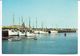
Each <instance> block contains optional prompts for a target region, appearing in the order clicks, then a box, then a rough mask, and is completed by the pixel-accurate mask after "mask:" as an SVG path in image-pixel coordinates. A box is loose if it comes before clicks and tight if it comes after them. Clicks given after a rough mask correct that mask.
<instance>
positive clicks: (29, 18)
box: [29, 17, 31, 28]
mask: <svg viewBox="0 0 80 56" xmlns="http://www.w3.org/2000/svg"><path fill="white" fill-rule="evenodd" d="M30 23H31V22H30V17H29V28H30V27H31V26H30Z"/></svg>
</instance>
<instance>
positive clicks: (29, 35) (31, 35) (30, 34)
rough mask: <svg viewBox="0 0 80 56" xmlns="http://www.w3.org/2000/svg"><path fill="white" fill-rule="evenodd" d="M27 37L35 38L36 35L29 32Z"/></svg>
mask: <svg viewBox="0 0 80 56" xmlns="http://www.w3.org/2000/svg"><path fill="white" fill-rule="evenodd" d="M26 35H27V37H35V36H36V34H34V33H30V32H27V33H26Z"/></svg>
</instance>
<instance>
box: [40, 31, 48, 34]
mask: <svg viewBox="0 0 80 56" xmlns="http://www.w3.org/2000/svg"><path fill="white" fill-rule="evenodd" d="M39 32H40V34H47V33H48V32H45V31H39Z"/></svg>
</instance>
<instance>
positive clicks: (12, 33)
mask: <svg viewBox="0 0 80 56" xmlns="http://www.w3.org/2000/svg"><path fill="white" fill-rule="evenodd" d="M8 35H9V36H17V35H18V31H17V30H14V29H11V30H8Z"/></svg>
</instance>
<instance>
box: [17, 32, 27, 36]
mask: <svg viewBox="0 0 80 56" xmlns="http://www.w3.org/2000/svg"><path fill="white" fill-rule="evenodd" d="M18 34H19V36H25V35H26V33H25V32H22V31H19V32H18Z"/></svg>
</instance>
